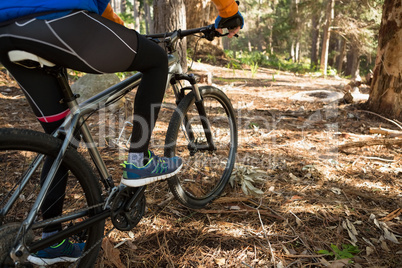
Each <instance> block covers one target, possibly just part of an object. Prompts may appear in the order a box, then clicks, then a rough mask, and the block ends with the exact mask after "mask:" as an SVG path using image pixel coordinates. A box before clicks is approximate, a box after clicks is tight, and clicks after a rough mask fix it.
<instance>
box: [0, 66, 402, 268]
mask: <svg viewBox="0 0 402 268" xmlns="http://www.w3.org/2000/svg"><path fill="white" fill-rule="evenodd" d="M193 69H194V70H195V71H196V72H197V73H211V74H213V80H212V83H213V85H215V86H217V87H219V88H221V89H223V90H224V92H225V93H226V94H227V95H228V96H229V98H230V99H231V101H232V103H233V106H234V108H235V110H236V112H237V118H238V126H239V132H238V134H239V147H238V155H237V163H236V167H235V170H236V171H237V172H238V173H241V172H244V171H245V170H248V172H249V173H250V174H251V176H253V174H258V176H259V177H260V178H262V179H263V180H256V181H255V182H254V183H253V185H254V186H255V187H256V188H258V189H260V190H262V191H263V194H260V195H259V196H253V195H250V193H249V195H246V194H245V193H244V192H243V191H242V187H241V185H239V184H238V185H235V186H234V187H232V186H230V185H228V186H227V188H226V190H225V192H224V194H223V195H222V197H221V198H219V199H217V200H216V201H214V202H213V203H212V204H210V205H209V206H208V207H206V208H205V209H202V210H191V209H188V208H186V207H184V206H183V205H181V204H180V203H179V202H178V201H176V200H175V199H173V198H172V195H171V193H170V192H169V191H168V186H167V183H166V182H158V183H155V184H153V185H151V186H149V187H148V189H147V193H146V198H147V210H146V214H145V216H144V217H143V219H142V220H141V222H140V223H139V224H138V226H137V227H135V228H134V229H133V230H132V231H130V232H120V231H117V230H113V231H112V232H110V233H109V234H108V236H107V237H106V238H105V239H104V241H103V250H102V252H101V254H100V257H99V260H98V264H97V266H96V267H402V246H401V243H402V148H401V141H400V138H401V137H399V140H398V138H397V137H392V136H384V135H381V134H375V133H370V128H380V127H381V128H386V129H393V130H399V131H400V130H401V129H400V125H402V124H401V123H400V122H399V123H398V122H397V121H394V120H390V119H392V118H390V119H387V118H384V117H381V116H379V115H377V114H373V113H370V112H368V111H366V110H365V108H364V101H360V102H355V103H351V104H346V103H345V102H344V101H342V100H337V101H333V100H329V99H327V98H326V97H328V91H331V92H335V93H337V94H341V95H343V90H344V88H345V85H346V84H348V83H349V82H350V81H348V80H345V79H340V78H326V79H324V78H320V77H312V76H308V75H306V76H302V75H295V74H293V73H287V72H282V71H277V70H271V69H264V68H259V69H258V71H257V72H255V73H253V72H251V71H250V70H249V69H247V68H246V67H245V69H243V70H231V69H227V68H223V67H214V66H211V65H207V64H201V63H195V64H194V66H193ZM313 90H317V91H316V92H314V93H310V94H301V93H306V92H309V91H313ZM324 90H325V91H324ZM360 90H361V92H362V93H368V90H369V89H368V87H367V86H361V87H360ZM295 94H299V95H295ZM300 94H301V95H300ZM133 96H134V93H130V94H129V95H128V97H127V102H126V105H125V106H124V107H123V108H121V109H120V110H117V111H113V112H111V113H110V114H108V115H106V116H102V117H99V115H94V116H93V118H92V119H90V121H89V123H90V124H89V125H90V126H91V127H92V128H93V129H94V132H95V133H98V134H99V133H101V132H100V131H99V130H100V128H102V126H104V127H105V130H104V131H103V132H102V133H104V135H101V136H102V137H101V138H99V141H101V143H102V144H103V148H101V153H102V154H103V155H104V156H105V161H106V163H107V165H108V167H109V168H110V171H111V173H112V174H113V177H114V178H115V179H116V181H117V180H118V178H119V177H120V176H121V169H120V166H119V164H120V163H121V162H122V159H124V157H125V154H126V152H125V151H123V152H122V150H121V149H119V148H116V146H113V144H112V143H111V142H110V141H111V140H113V139H116V138H117V137H118V135H119V133H120V129H119V128H118V126H119V125H120V126H121V125H122V122H124V120H126V119H123V121H122V119H121V117H122V115H127V114H130V113H131V111H132V104H131V103H132V100H133ZM304 97H308V98H304ZM363 97H364V96H363ZM311 98H313V101H311ZM169 103H173V93H172V92H171V90H169V91H168V92H167V94H166V98H165V104H166V105H165V107H169ZM170 113H171V109H168V108H163V109H162V111H161V114H160V120H159V121H158V123H157V125H156V127H155V131H154V137H153V141H152V144H153V146H155V147H157V145H158V144H163V141H164V136H165V133H166V132H165V131H166V127H167V124H168V119H169V115H170ZM99 118H103V119H99ZM398 125H399V127H398ZM0 127H21V128H30V129H36V130H40V126H39V124H38V123H37V121H36V119H35V118H34V116H33V115H32V113H31V112H30V108H29V106H28V105H27V102H26V100H25V98H24V97H23V95H22V92H21V91H20V90H19V89H18V88H17V85H16V83H15V82H13V81H12V80H11V79H9V78H8V77H7V76H6V75H5V74H4V73H1V78H0ZM95 135H97V134H95ZM98 137H99V135H98ZM384 140H385V141H384ZM359 142H360V143H359ZM398 144H399V145H398ZM261 170H262V171H263V173H262V174H261V173H259V172H260V171H261ZM240 182H241V180H240ZM111 227H112V226H111V224H110V223H108V226H107V228H108V229H110V228H111Z"/></svg>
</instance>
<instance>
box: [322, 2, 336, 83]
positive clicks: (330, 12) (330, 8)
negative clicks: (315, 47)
mask: <svg viewBox="0 0 402 268" xmlns="http://www.w3.org/2000/svg"><path fill="white" fill-rule="evenodd" d="M334 3H335V2H334V0H328V2H327V9H326V11H325V18H326V22H325V26H324V36H323V38H322V52H321V63H320V70H321V72H322V73H323V74H324V75H327V68H328V48H329V39H330V37H331V31H330V27H331V23H332V19H333V18H334Z"/></svg>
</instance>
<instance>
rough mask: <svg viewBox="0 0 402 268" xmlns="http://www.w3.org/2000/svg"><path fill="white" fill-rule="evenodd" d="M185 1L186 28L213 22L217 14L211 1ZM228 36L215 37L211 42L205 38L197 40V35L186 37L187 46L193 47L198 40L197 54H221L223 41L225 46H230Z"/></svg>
mask: <svg viewBox="0 0 402 268" xmlns="http://www.w3.org/2000/svg"><path fill="white" fill-rule="evenodd" d="M185 3H186V23H187V28H188V29H190V28H198V27H202V26H206V25H210V24H213V23H214V22H215V18H216V17H217V16H218V10H217V9H216V7H215V5H214V4H213V3H212V1H209V0H208V1H206V0H185ZM227 39H228V38H216V39H215V40H214V41H213V42H210V41H207V40H206V39H201V40H199V37H193V36H192V37H188V38H187V47H188V48H190V49H194V46H195V44H196V41H198V40H199V42H198V46H197V54H198V55H201V54H210V55H214V56H223V55H224V53H223V49H222V47H223V42H226V43H225V46H226V48H228V47H230V44H229V42H230V41H229V40H227Z"/></svg>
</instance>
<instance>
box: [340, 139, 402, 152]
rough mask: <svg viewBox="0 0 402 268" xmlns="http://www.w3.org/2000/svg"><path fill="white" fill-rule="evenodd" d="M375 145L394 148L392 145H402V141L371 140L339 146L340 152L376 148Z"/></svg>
mask: <svg viewBox="0 0 402 268" xmlns="http://www.w3.org/2000/svg"><path fill="white" fill-rule="evenodd" d="M374 145H384V146H392V145H402V139H400V140H397V139H381V140H369V141H355V142H350V143H346V144H341V145H339V146H338V150H341V151H343V150H345V149H349V148H353V147H364V146H374Z"/></svg>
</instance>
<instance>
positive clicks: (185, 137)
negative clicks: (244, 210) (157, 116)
mask: <svg viewBox="0 0 402 268" xmlns="http://www.w3.org/2000/svg"><path fill="white" fill-rule="evenodd" d="M200 93H201V96H202V98H203V103H204V107H205V111H206V115H207V118H208V121H209V123H210V126H211V135H212V140H213V143H214V145H215V148H214V149H211V148H208V149H207V147H209V146H208V142H207V138H206V135H205V131H204V128H203V126H202V122H201V117H200V115H199V113H198V110H197V107H196V105H195V97H194V94H193V93H192V92H191V93H189V94H187V95H186V96H185V98H184V99H183V100H182V101H181V102H180V103H179V106H178V108H177V109H176V111H175V113H174V114H173V116H172V119H171V121H170V123H169V128H168V131H167V135H166V140H165V156H167V157H173V156H175V155H177V156H180V157H181V158H182V159H183V168H182V169H181V171H180V172H179V173H178V174H177V175H176V176H174V177H172V178H170V179H169V180H168V184H169V187H170V190H171V191H172V193H173V194H174V196H175V197H176V198H177V199H178V200H179V201H180V202H181V203H182V204H184V205H185V206H187V207H190V208H194V209H198V208H202V207H204V206H206V205H207V204H208V203H210V202H211V201H213V200H214V199H215V198H217V197H218V196H219V195H220V194H221V193H222V191H223V190H224V188H225V186H226V184H227V183H228V181H229V178H230V175H231V173H232V170H233V167H234V164H235V160H236V151H237V125H236V118H235V113H234V110H233V107H232V105H231V103H230V100H229V99H228V97H227V96H226V95H225V94H224V93H223V92H222V91H221V90H219V89H217V88H215V87H211V86H204V87H200Z"/></svg>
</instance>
